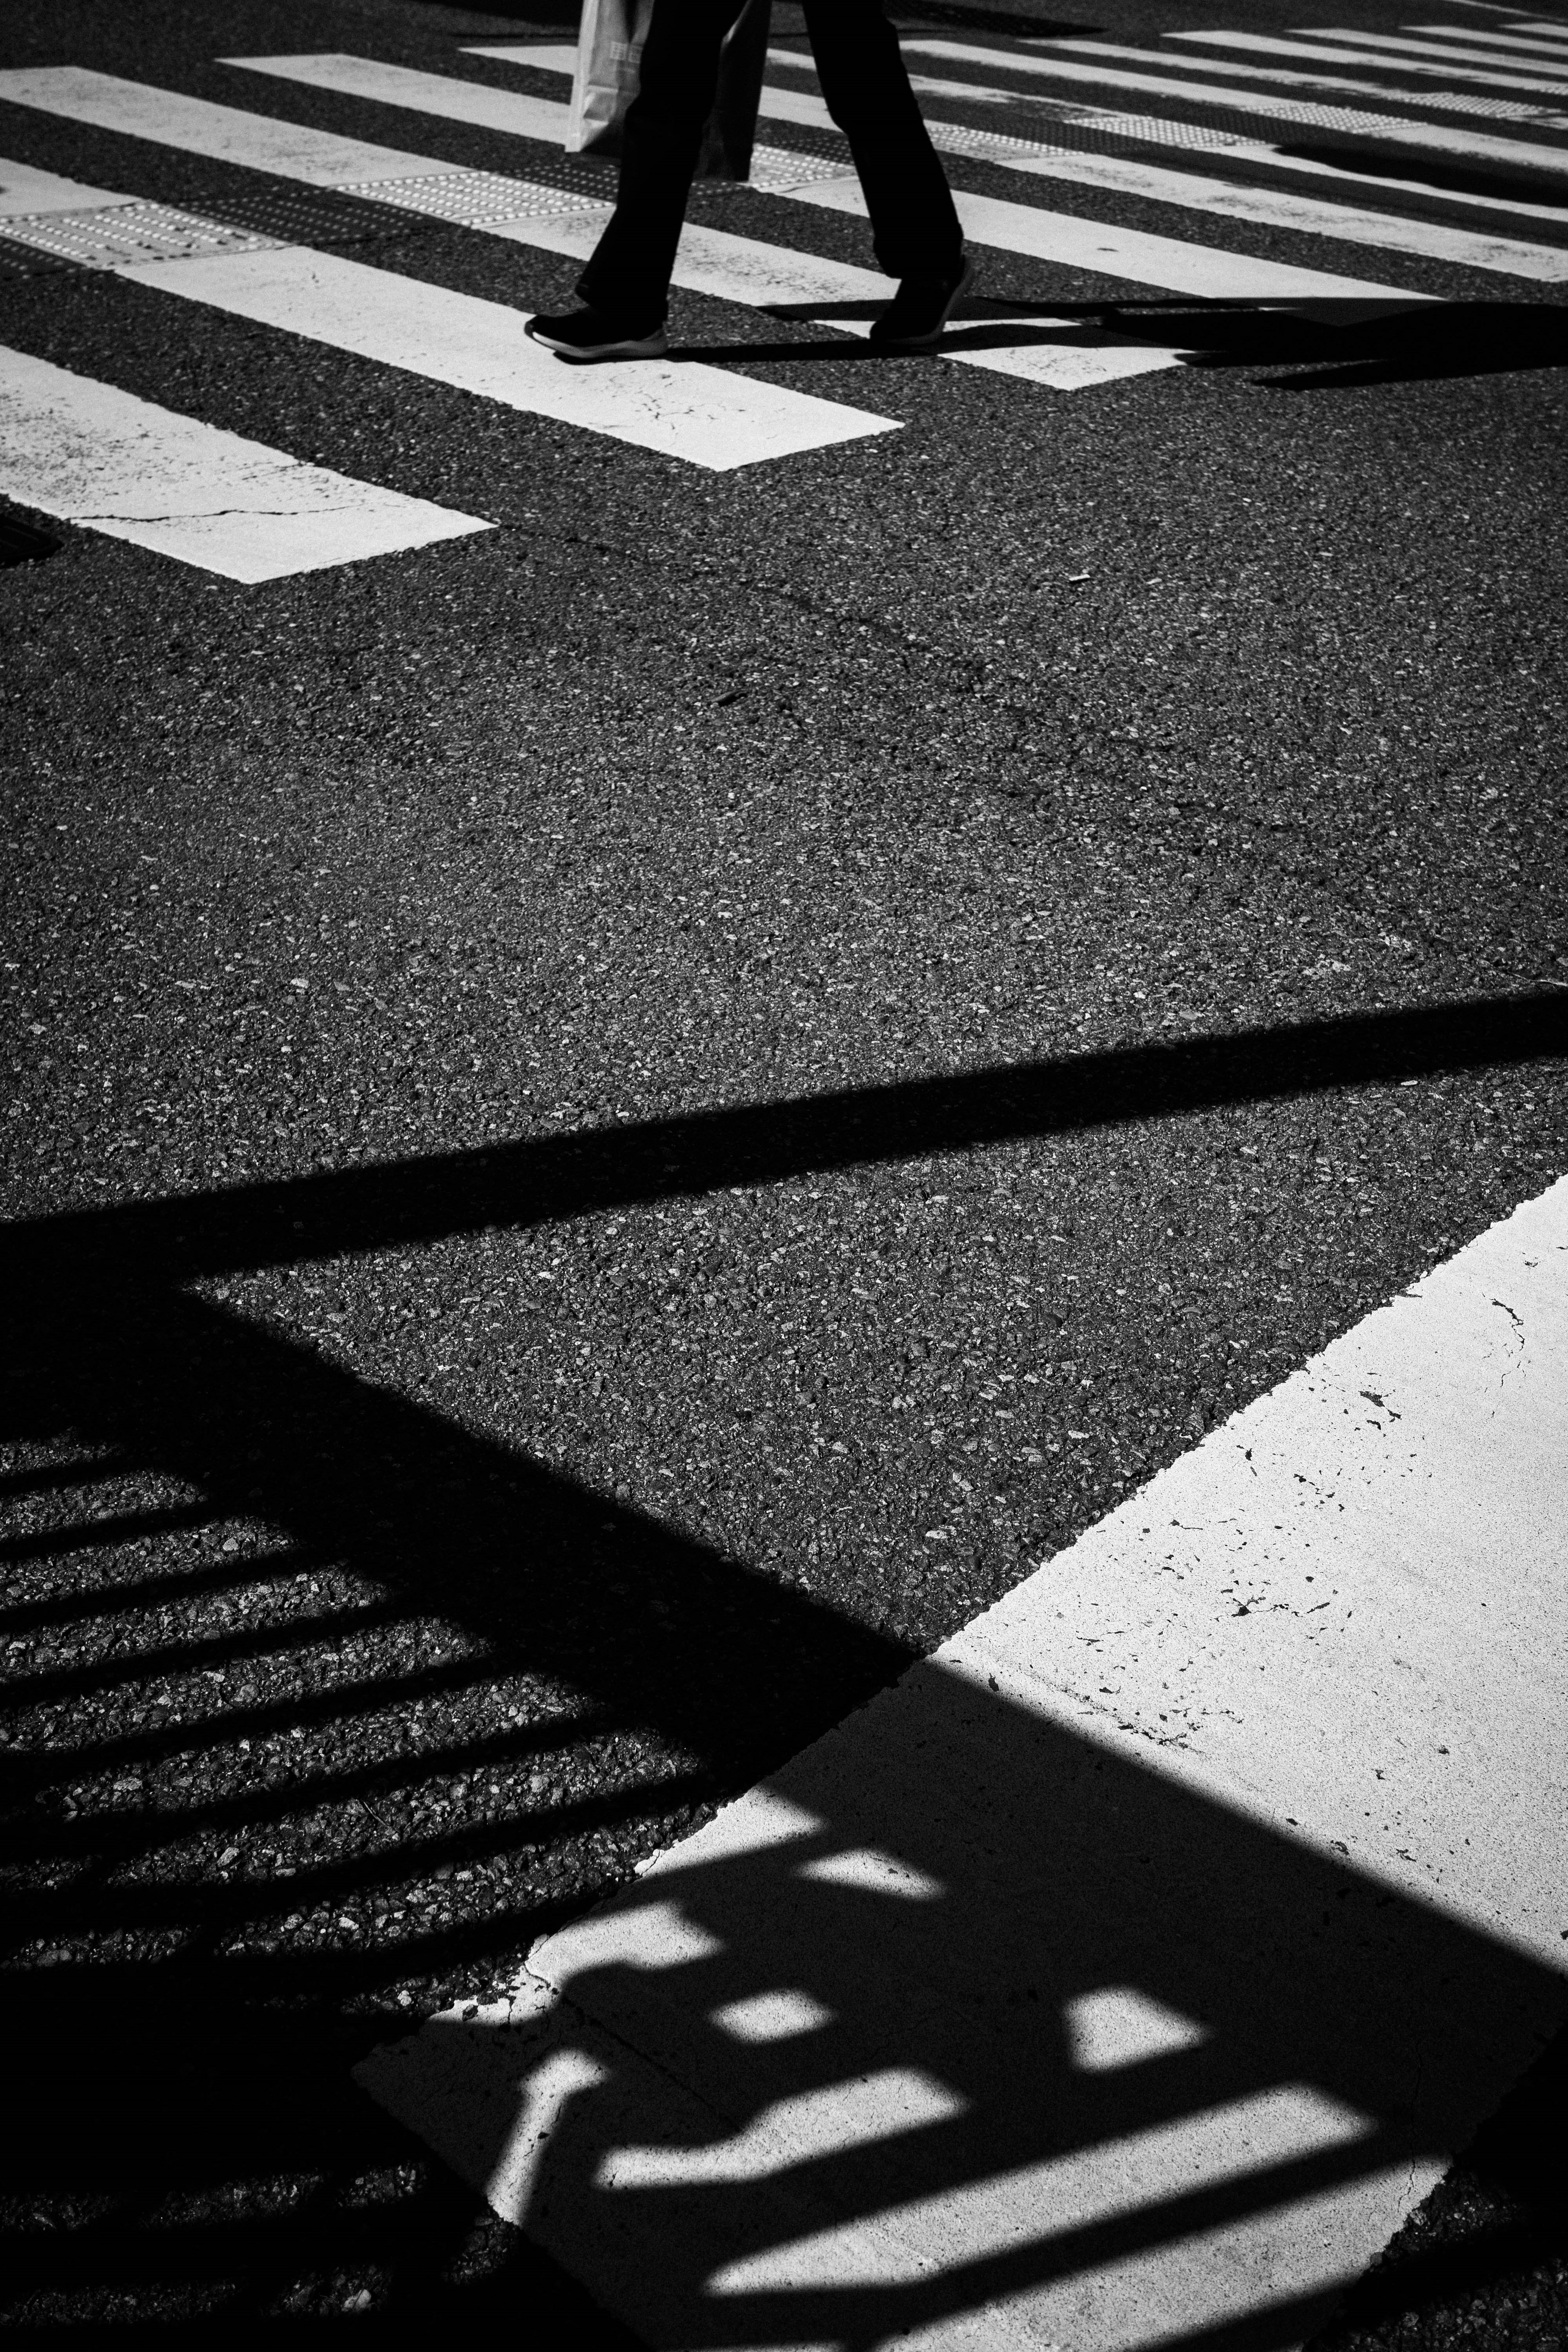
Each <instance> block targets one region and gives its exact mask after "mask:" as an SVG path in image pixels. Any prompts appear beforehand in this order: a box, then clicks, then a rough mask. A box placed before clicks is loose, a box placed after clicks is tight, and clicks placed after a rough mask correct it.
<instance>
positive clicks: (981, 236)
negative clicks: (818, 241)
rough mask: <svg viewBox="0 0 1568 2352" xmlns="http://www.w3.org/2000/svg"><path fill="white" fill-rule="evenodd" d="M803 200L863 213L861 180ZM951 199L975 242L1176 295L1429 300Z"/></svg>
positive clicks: (1342, 305) (1375, 310) (1086, 223)
mask: <svg viewBox="0 0 1568 2352" xmlns="http://www.w3.org/2000/svg"><path fill="white" fill-rule="evenodd" d="M796 194H797V200H798V201H799V202H800V203H802V204H808V205H822V206H823V207H825V208H826V209H827V210H829V211H833V212H847V213H864V211H865V209H866V200H865V197H864V196H863V195H862V194H861V192H860V183H859V182H858V180H856V179H852V178H846V179H842V180H816V181H813V182H811V183H810V184H809V185H807V186H805V187H803V188H801V189H799V190H798V191H797V192H796ZM953 202H954V203H955V204H956V205H957V206H958V216H959V218H960V220H961V221H962V222H963V232H964V235H965V236H968V237H972V238H973V240H974V242H975V243H976V244H977V245H989V246H995V247H999V248H1001V249H1002V250H1003V251H1005V252H1007V253H1019V254H1027V255H1028V256H1029V257H1031V258H1032V259H1034V260H1037V261H1050V262H1056V263H1058V264H1060V265H1061V266H1062V267H1063V268H1068V269H1082V270H1086V271H1089V272H1092V273H1093V274H1094V275H1095V276H1097V277H1100V278H1129V279H1131V281H1132V283H1133V284H1135V285H1138V286H1156V287H1159V288H1160V289H1162V290H1163V291H1164V292H1166V293H1172V294H1184V295H1190V296H1192V297H1193V298H1194V299H1195V300H1198V301H1205V302H1263V303H1272V304H1279V305H1282V306H1287V307H1289V309H1291V310H1299V311H1306V312H1309V313H1315V314H1316V315H1318V316H1320V317H1321V318H1322V319H1323V320H1330V321H1331V320H1342V321H1344V322H1346V323H1349V322H1350V321H1351V320H1354V319H1366V318H1374V317H1377V316H1378V315H1380V314H1382V313H1384V312H1388V311H1394V310H1404V309H1405V308H1406V307H1415V305H1416V304H1418V303H1422V302H1424V301H1426V300H1428V299H1431V298H1430V297H1428V296H1425V295H1419V294H1406V293H1403V292H1401V291H1400V290H1399V289H1397V288H1395V287H1389V286H1382V285H1379V284H1377V283H1376V282H1375V280H1373V279H1371V278H1342V277H1339V276H1336V275H1335V274H1334V273H1333V272H1332V271H1331V270H1327V269H1306V268H1300V266H1299V265H1297V264H1296V263H1294V262H1288V261H1264V260H1260V259H1258V257H1256V256H1254V255H1251V254H1246V253H1228V252H1226V250H1224V248H1223V247H1218V246H1207V245H1194V244H1190V243H1188V242H1187V241H1186V240H1185V239H1184V238H1182V237H1174V236H1154V235H1153V234H1152V232H1151V231H1149V230H1147V229H1133V228H1121V227H1118V226H1116V225H1115V224H1113V223H1111V222H1109V221H1095V220H1085V219H1084V218H1083V217H1082V216H1081V215H1079V214H1078V213H1053V212H1047V211H1046V210H1045V209H1044V208H1043V206H1040V205H1015V204H1009V203H1007V202H1006V201H1005V199H1004V198H1002V197H999V196H976V195H970V194H966V193H964V192H963V190H955V191H954V193H953Z"/></svg>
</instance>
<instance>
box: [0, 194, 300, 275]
mask: <svg viewBox="0 0 1568 2352" xmlns="http://www.w3.org/2000/svg"><path fill="white" fill-rule="evenodd" d="M5 235H6V236H7V237H11V238H15V239H16V241H17V242H18V243H19V244H21V245H24V246H28V247H32V248H33V249H34V250H36V251H37V252H38V253H42V254H47V255H48V256H49V257H51V258H52V259H54V260H55V261H57V262H63V263H67V264H70V265H74V267H76V268H79V269H125V268H130V267H131V265H132V263H134V262H138V261H180V260H187V259H189V258H190V257H192V256H193V255H195V254H208V253H259V252H263V251H265V250H266V248H267V247H269V246H276V245H278V244H279V243H280V242H281V240H280V239H279V238H278V237H276V236H258V235H257V234H256V233H255V232H254V231H252V230H249V229H245V228H238V227H231V226H228V225H227V224H226V223H225V222H223V221H215V220H207V219H205V218H204V217H203V216H202V215H200V214H199V213H185V212H180V211H178V210H177V209H176V208H175V206H174V205H154V204H126V205H83V206H81V207H80V208H79V210H77V211H75V212H60V213H26V214H23V215H21V216H20V217H18V218H15V219H12V220H8V221H7V222H6V224H5Z"/></svg>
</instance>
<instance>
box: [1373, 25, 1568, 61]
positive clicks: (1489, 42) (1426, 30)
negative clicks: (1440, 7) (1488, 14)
mask: <svg viewBox="0 0 1568 2352" xmlns="http://www.w3.org/2000/svg"><path fill="white" fill-rule="evenodd" d="M1405 31H1406V32H1407V33H1420V34H1423V35H1424V36H1425V37H1426V38H1427V39H1429V40H1442V41H1472V42H1477V43H1480V42H1484V43H1485V45H1486V47H1488V48H1489V49H1490V50H1492V51H1494V52H1495V51H1497V50H1499V49H1501V50H1503V51H1505V52H1511V51H1516V50H1522V51H1523V52H1524V54H1525V55H1526V56H1527V57H1530V58H1561V57H1562V56H1563V52H1564V50H1565V49H1568V26H1552V29H1551V32H1550V34H1549V33H1548V29H1547V27H1546V26H1544V25H1535V26H1525V25H1516V26H1514V28H1513V30H1512V32H1511V33H1493V32H1489V31H1488V30H1487V29H1486V28H1485V27H1484V26H1479V25H1407V26H1405Z"/></svg>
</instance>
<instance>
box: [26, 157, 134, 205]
mask: <svg viewBox="0 0 1568 2352" xmlns="http://www.w3.org/2000/svg"><path fill="white" fill-rule="evenodd" d="M123 201H124V199H123V198H122V197H120V196H116V195H111V194H110V192H109V191H108V190H107V189H106V188H89V187H88V186H87V185H86V184H85V183H84V182H83V181H81V180H67V179H62V178H61V176H60V174H59V173H58V172H40V171H39V170H38V168H37V165H36V164H33V163H12V162H11V161H10V160H9V159H8V158H6V157H5V156H0V220H15V219H16V217H17V216H18V215H21V214H24V213H63V212H69V211H72V210H73V209H74V208H75V207H76V206H78V205H117V204H121V203H123Z"/></svg>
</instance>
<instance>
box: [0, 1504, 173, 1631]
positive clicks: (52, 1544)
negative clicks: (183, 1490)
mask: <svg viewBox="0 0 1568 2352" xmlns="http://www.w3.org/2000/svg"><path fill="white" fill-rule="evenodd" d="M212 1517H213V1514H212V1512H211V1510H209V1508H208V1507H207V1506H206V1504H205V1503H184V1504H181V1505H180V1506H179V1507H177V1508H175V1509H172V1510H163V1511H127V1512H124V1513H122V1514H121V1515H120V1516H118V1517H112V1518H101V1519H73V1520H71V1521H70V1522H69V1523H68V1524H66V1525H62V1526H59V1527H53V1528H38V1529H37V1532H36V1533H35V1534H32V1535H25V1536H8V1537H6V1538H4V1539H3V1540H0V1568H5V1567H6V1566H11V1565H19V1564H20V1563H21V1562H22V1561H24V1560H34V1559H58V1558H59V1556H60V1555H61V1553H63V1552H73V1551H92V1550H102V1549H107V1548H108V1547H109V1546H110V1545H113V1544H130V1543H142V1542H144V1541H146V1540H148V1539H150V1538H152V1537H153V1536H166V1535H183V1534H186V1533H188V1532H189V1531H190V1530H191V1529H192V1528H205V1526H206V1525H207V1523H208V1521H209V1520H210V1519H211V1518H212ZM3 1622H4V1620H3V1619H0V1623H3Z"/></svg>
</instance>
